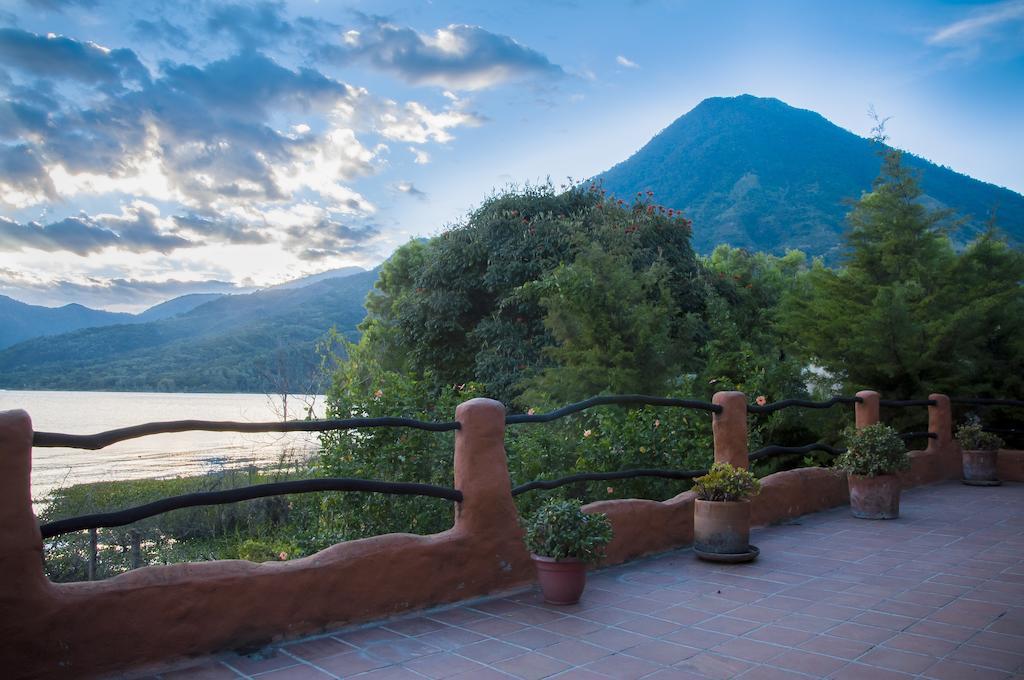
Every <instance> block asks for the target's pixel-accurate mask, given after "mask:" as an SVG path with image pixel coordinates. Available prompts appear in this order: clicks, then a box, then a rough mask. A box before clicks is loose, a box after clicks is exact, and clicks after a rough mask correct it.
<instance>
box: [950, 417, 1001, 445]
mask: <svg viewBox="0 0 1024 680" xmlns="http://www.w3.org/2000/svg"><path fill="white" fill-rule="evenodd" d="M956 440H957V442H958V443H959V444H960V446H961V448H963V449H965V450H967V451H995V450H996V449H998V448H1001V447H1002V446H1003V440H1002V439H1000V438H999V437H998V436H997V435H994V434H992V433H991V432H983V431H982V429H981V423H980V422H978V421H977V420H976V419H975V420H970V421H968V422H966V423H964V424H963V425H961V426H960V427H958V428H956Z"/></svg>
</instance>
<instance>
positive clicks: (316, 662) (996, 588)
mask: <svg viewBox="0 0 1024 680" xmlns="http://www.w3.org/2000/svg"><path fill="white" fill-rule="evenodd" d="M901 511H902V516H901V517H900V519H899V520H897V521H881V522H880V521H867V520H856V519H853V518H852V517H850V515H849V510H848V509H847V508H837V509H835V510H830V511H828V512H822V513H818V514H815V515H808V516H805V517H801V518H799V519H797V520H794V521H791V522H789V523H786V524H784V525H780V526H774V527H769V528H765V529H758V530H755V532H754V538H753V541H754V542H755V543H756V544H757V545H758V547H760V549H761V556H760V558H759V559H758V561H757V562H755V563H753V564H746V565H714V564H708V563H704V562H700V561H698V560H697V559H696V558H695V557H694V555H693V552H692V551H690V550H678V551H675V552H672V553H667V554H664V555H659V556H657V557H653V558H649V559H644V560H639V561H636V562H632V563H630V564H626V565H622V566H618V567H613V568H610V569H605V570H602V571H600V572H597V573H595V574H592V575H591V577H590V580H589V584H588V587H587V591H586V593H585V594H584V596H583V600H582V602H581V603H580V604H579V605H576V606H571V607H555V606H550V605H545V604H544V603H543V602H542V601H541V598H540V596H539V594H538V592H537V591H536V590H534V589H528V590H523V591H521V592H517V593H514V594H511V595H507V596H504V597H500V598H491V599H487V600H478V601H474V602H468V603H463V604H461V605H459V606H456V607H449V608H446V609H443V610H435V611H429V612H423V613H420V614H417V615H414V616H409V617H405V618H403V619H400V620H395V621H390V622H385V623H380V624H376V625H374V626H368V627H365V626H364V627H362V628H359V629H349V630H340V631H336V632H333V633H331V634H329V635H321V636H318V637H315V638H309V639H305V640H299V641H295V642H290V643H288V644H283V645H279V646H275V647H272V648H269V649H266V650H264V651H263V652H262V653H261V654H260V655H258V656H239V655H237V654H225V655H220V656H217V657H210V658H207V659H204V660H201V661H198V662H195V663H193V664H192V665H190V666H186V667H179V668H177V669H175V670H173V671H168V672H163V673H161V674H159V675H158V676H155V677H159V678H167V679H170V678H259V679H260V680H264V679H265V680H285V679H286V678H289V679H291V678H294V679H303V680H305V679H312V678H349V677H356V678H365V679H366V680H370V679H374V680H378V679H384V678H561V679H565V680H568V679H570V678H579V679H583V678H595V679H598V678H609V677H611V678H650V679H652V680H654V679H661V678H765V679H771V678H825V677H828V678H858V679H867V678H912V677H920V678H935V679H937V680H941V679H946V678H948V679H950V680H969V679H974V678H978V679H982V678H1012V677H1016V678H1024V484H1005V485H1003V486H1001V487H997V488H977V487H967V486H963V485H960V484H956V483H949V484H942V485H937V486H931V487H925V488H920V489H914V490H911V491H909V492H906V493H905V494H904V496H903V506H902V510H901ZM150 677H154V676H150Z"/></svg>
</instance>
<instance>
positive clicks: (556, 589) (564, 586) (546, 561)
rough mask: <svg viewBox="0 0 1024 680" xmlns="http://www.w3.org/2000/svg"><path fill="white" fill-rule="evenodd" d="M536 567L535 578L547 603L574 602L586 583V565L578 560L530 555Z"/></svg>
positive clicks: (578, 597)
mask: <svg viewBox="0 0 1024 680" xmlns="http://www.w3.org/2000/svg"><path fill="white" fill-rule="evenodd" d="M530 557H532V558H533V564H534V566H536V567H537V580H538V581H540V590H541V592H542V593H543V594H544V601H545V602H547V603H548V604H576V603H577V602H579V601H580V596H581V595H582V594H583V588H584V586H586V585H587V565H586V563H584V562H581V561H580V560H574V559H564V560H555V559H552V558H550V557H544V556H542V555H532V554H531V555H530Z"/></svg>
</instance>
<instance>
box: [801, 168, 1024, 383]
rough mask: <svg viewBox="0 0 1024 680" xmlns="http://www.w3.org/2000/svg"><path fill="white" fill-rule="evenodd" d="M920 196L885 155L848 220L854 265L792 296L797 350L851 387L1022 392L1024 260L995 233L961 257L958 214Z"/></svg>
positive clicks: (814, 278)
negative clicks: (951, 228) (955, 226)
mask: <svg viewBox="0 0 1024 680" xmlns="http://www.w3.org/2000/svg"><path fill="white" fill-rule="evenodd" d="M921 196H922V192H921V189H920V187H919V185H918V181H917V178H916V177H915V176H914V175H913V173H911V172H910V171H908V170H907V169H906V168H905V167H904V166H903V165H902V163H901V158H900V153H899V152H898V151H891V150H890V151H886V152H885V153H884V157H883V164H882V172H881V174H880V175H879V177H878V179H877V180H875V183H874V186H873V188H872V191H871V192H869V193H865V194H864V195H863V196H862V197H861V199H860V200H859V201H857V203H856V204H855V205H854V206H853V210H852V211H851V212H850V215H849V222H850V230H849V232H848V235H847V243H848V252H847V255H846V259H845V263H844V264H845V266H844V267H843V268H841V269H838V270H833V269H829V268H827V267H825V266H824V264H822V263H821V262H815V264H814V266H813V267H812V268H811V270H810V271H809V272H808V273H807V274H806V276H805V279H804V281H802V282H801V283H800V284H798V285H797V286H795V287H794V292H793V294H791V295H789V296H788V297H787V299H786V303H785V305H784V307H785V309H784V312H783V316H784V323H783V327H784V330H785V332H786V334H787V335H788V337H789V338H790V339H791V341H792V347H793V348H794V349H795V350H796V351H797V352H799V353H802V354H803V355H804V356H805V357H806V358H807V359H808V360H810V361H813V362H815V363H818V364H820V365H821V366H824V367H825V368H826V369H828V370H829V371H830V372H831V373H832V374H833V375H835V376H837V377H838V378H839V379H841V380H842V381H843V382H844V383H845V385H846V387H847V389H849V390H855V389H863V388H870V389H876V390H878V391H880V392H882V393H883V394H885V395H886V396H887V397H890V398H896V399H899V398H910V397H913V396H920V395H922V394H928V393H929V392H933V391H938V392H946V393H954V394H979V395H985V394H1000V395H1001V396H1014V395H1020V394H1021V378H1020V375H1021V372H1020V368H1021V361H1022V360H1024V351H1022V350H1024V346H1022V344H1021V335H1022V333H1021V331H1024V295H1022V288H1021V281H1022V279H1024V258H1022V255H1021V253H1020V252H1019V251H1016V250H1013V249H1011V248H1010V247H1008V246H1007V245H1006V243H1005V242H1004V241H1003V240H1001V239H1000V238H999V236H998V235H997V234H996V232H995V231H994V229H991V228H990V229H989V231H988V232H986V233H985V234H983V235H982V236H980V237H979V238H978V239H976V240H975V241H974V242H972V243H971V244H970V245H969V246H968V247H967V248H966V249H965V250H964V251H963V252H961V253H956V252H955V251H954V249H953V247H952V245H951V243H950V240H949V238H948V235H947V233H946V229H945V228H944V227H943V225H944V224H948V217H949V215H948V214H947V213H946V212H945V211H939V210H932V209H929V208H928V207H926V206H925V205H924V204H923V203H922V201H921Z"/></svg>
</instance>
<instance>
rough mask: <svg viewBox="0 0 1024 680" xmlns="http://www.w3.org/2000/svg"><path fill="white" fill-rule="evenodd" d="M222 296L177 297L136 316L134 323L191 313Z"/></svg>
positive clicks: (192, 294) (193, 294) (198, 294)
mask: <svg viewBox="0 0 1024 680" xmlns="http://www.w3.org/2000/svg"><path fill="white" fill-rule="evenodd" d="M223 295H224V294H223V293H189V294H188V295H179V296H178V297H176V298H171V299H170V300H168V301H167V302H161V303H160V304H158V305H153V306H152V307H150V308H149V309H147V310H146V311H144V312H140V313H138V314H136V315H135V321H136V322H140V321H141V322H145V321H159V320H160V319H167V318H169V317H172V316H177V315H178V314H185V313H186V312H191V311H192V310H193V309H195V308H196V307H198V306H199V305H205V304H206V303H207V302H210V301H211V300H216V299H217V298H219V297H223Z"/></svg>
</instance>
